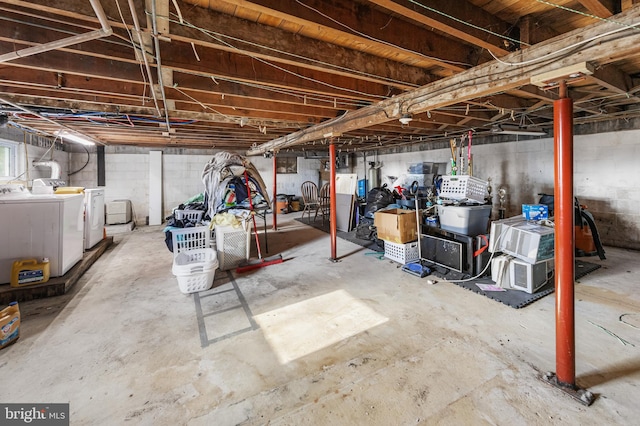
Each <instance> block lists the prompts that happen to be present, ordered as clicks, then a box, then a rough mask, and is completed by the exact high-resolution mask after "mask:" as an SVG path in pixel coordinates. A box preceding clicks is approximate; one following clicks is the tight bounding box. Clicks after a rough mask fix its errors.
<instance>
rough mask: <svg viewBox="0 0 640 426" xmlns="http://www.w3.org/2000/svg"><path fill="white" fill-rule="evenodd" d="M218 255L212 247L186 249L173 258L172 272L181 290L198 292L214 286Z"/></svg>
mask: <svg viewBox="0 0 640 426" xmlns="http://www.w3.org/2000/svg"><path fill="white" fill-rule="evenodd" d="M217 268H218V256H217V254H216V251H215V250H214V249H212V248H201V249H193V250H184V251H182V252H180V253H178V254H177V255H176V256H174V258H173V267H172V268H171V272H173V275H175V276H176V278H177V280H178V287H179V288H180V291H181V292H183V293H185V294H188V293H196V292H198V291H204V290H209V289H210V288H211V287H212V286H213V280H214V278H215V274H216V269H217Z"/></svg>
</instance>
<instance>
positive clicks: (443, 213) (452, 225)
mask: <svg viewBox="0 0 640 426" xmlns="http://www.w3.org/2000/svg"><path fill="white" fill-rule="evenodd" d="M490 216H491V205H488V204H487V205H483V206H444V205H438V219H440V228H442V229H444V230H445V231H451V232H456V233H458V234H463V235H469V236H471V237H475V236H476V235H480V234H486V232H487V228H488V227H489V217H490Z"/></svg>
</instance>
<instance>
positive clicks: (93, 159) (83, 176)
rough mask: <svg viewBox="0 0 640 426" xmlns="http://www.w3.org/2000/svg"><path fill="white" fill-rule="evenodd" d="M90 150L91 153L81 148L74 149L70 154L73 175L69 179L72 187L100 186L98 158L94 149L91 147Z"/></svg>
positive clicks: (70, 170) (70, 167)
mask: <svg viewBox="0 0 640 426" xmlns="http://www.w3.org/2000/svg"><path fill="white" fill-rule="evenodd" d="M88 150H89V153H87V152H86V151H84V150H83V149H82V148H80V147H74V148H73V151H72V152H71V153H70V154H69V173H73V174H72V175H71V176H70V178H69V180H70V185H71V186H84V187H85V188H96V187H97V186H98V156H97V155H96V149H95V148H94V147H89V148H88Z"/></svg>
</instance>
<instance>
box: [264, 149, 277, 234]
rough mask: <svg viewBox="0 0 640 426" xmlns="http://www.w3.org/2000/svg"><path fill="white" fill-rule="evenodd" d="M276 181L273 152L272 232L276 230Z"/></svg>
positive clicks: (274, 155)
mask: <svg viewBox="0 0 640 426" xmlns="http://www.w3.org/2000/svg"><path fill="white" fill-rule="evenodd" d="M277 180H278V170H277V167H276V153H275V151H274V152H273V199H272V201H271V202H272V204H271V205H272V207H271V211H272V212H273V230H274V231H277V230H278V204H277V202H278V197H277V194H276V193H277V192H278V184H277ZM265 235H266V234H265Z"/></svg>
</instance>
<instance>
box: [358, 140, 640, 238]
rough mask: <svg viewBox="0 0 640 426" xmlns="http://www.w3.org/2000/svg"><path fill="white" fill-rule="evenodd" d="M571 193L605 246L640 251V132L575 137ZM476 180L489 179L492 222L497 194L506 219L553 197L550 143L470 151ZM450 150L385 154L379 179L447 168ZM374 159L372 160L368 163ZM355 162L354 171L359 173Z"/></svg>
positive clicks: (491, 146)
mask: <svg viewBox="0 0 640 426" xmlns="http://www.w3.org/2000/svg"><path fill="white" fill-rule="evenodd" d="M574 144H575V145H574V146H575V149H574V193H575V196H576V197H577V198H578V200H579V201H580V203H581V204H583V205H586V206H587V208H588V210H589V211H590V212H591V213H592V214H593V216H594V217H595V220H596V224H597V227H598V231H599V233H600V237H601V239H602V241H603V243H604V244H606V245H612V246H617V247H624V248H630V249H636V250H637V249H640V184H639V182H640V167H639V166H638V165H637V159H638V158H639V157H638V155H640V130H625V131H617V132H608V133H598V134H590V135H576V136H574ZM472 151H473V173H474V176H476V177H478V178H481V179H484V180H487V179H488V178H491V179H492V187H493V194H494V195H493V201H494V206H495V208H494V218H497V205H498V196H497V192H498V188H500V187H504V188H505V189H506V190H507V197H506V209H507V210H506V216H507V217H509V216H515V215H518V214H520V213H521V206H522V204H526V203H536V202H538V200H539V195H538V194H539V193H548V194H553V186H554V183H553V180H554V171H553V168H554V159H553V138H548V137H545V138H541V139H529V140H518V138H517V137H516V136H512V140H510V141H507V142H502V143H495V144H479V145H475V146H473V147H472ZM450 157H451V153H450V150H449V148H440V149H434V150H430V151H421V152H399V153H393V154H383V155H379V156H378V160H379V161H381V162H382V163H383V167H382V169H381V176H388V175H391V176H398V175H400V174H402V173H406V172H407V167H408V165H409V164H412V163H417V162H420V161H432V162H449V161H450ZM371 158H372V157H371ZM362 161H363V159H362V157H361V156H358V159H357V165H356V170H357V172H358V174H359V175H362V174H363V172H362V170H363V163H362Z"/></svg>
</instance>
